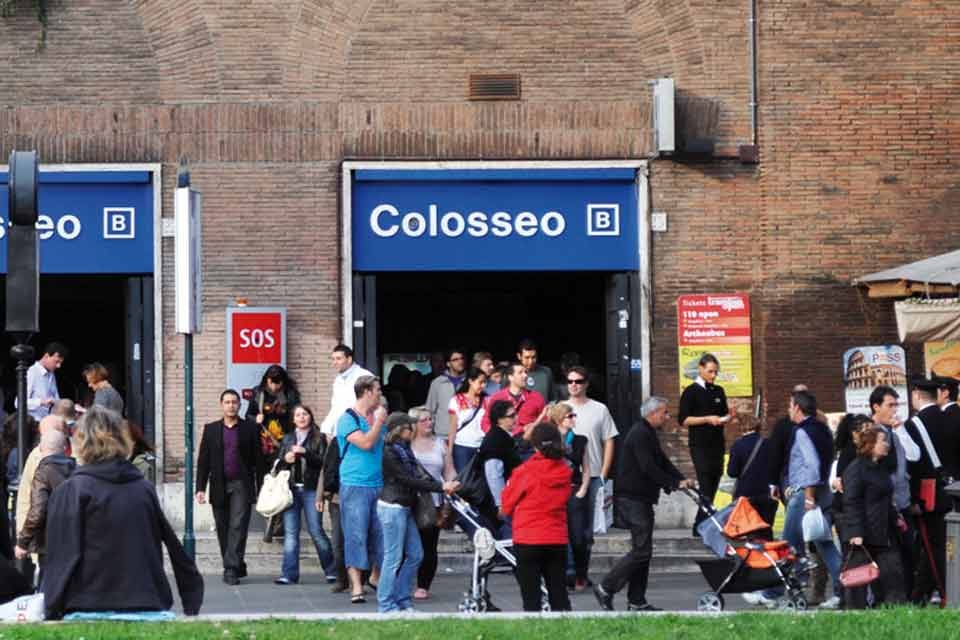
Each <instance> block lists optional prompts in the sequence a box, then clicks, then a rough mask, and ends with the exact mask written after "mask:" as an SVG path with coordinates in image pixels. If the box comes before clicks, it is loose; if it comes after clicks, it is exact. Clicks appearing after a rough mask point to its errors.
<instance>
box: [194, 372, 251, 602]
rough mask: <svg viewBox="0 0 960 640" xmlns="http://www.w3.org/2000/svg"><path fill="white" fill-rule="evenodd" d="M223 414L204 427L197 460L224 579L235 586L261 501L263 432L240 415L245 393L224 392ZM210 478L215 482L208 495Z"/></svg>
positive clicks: (201, 498)
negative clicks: (252, 508) (252, 519)
mask: <svg viewBox="0 0 960 640" xmlns="http://www.w3.org/2000/svg"><path fill="white" fill-rule="evenodd" d="M220 407H221V409H222V410H223V418H221V419H220V420H217V421H216V422H211V423H209V424H207V425H204V427H203V436H201V438H200V455H199V456H198V458H197V502H199V503H200V504H204V503H206V502H207V500H208V499H209V501H210V506H211V507H213V519H214V521H215V522H216V525H217V541H218V542H219V543H220V555H221V556H222V557H223V581H224V582H225V583H227V584H229V585H235V584H237V582H238V581H239V579H240V578H243V577H245V576H246V575H247V565H246V564H245V563H244V561H243V555H244V551H245V550H246V547H247V529H248V527H249V526H250V505H251V504H253V503H254V502H255V501H256V499H257V491H256V484H257V483H256V478H257V477H259V476H260V472H261V471H262V469H261V468H260V467H261V465H262V457H261V455H260V430H259V429H258V428H257V425H255V424H254V423H252V422H250V421H249V420H243V419H241V418H240V416H239V413H240V394H238V393H237V392H236V391H234V390H233V389H227V390H226V391H224V392H223V393H221V394H220ZM207 482H209V483H210V491H209V497H208V494H207Z"/></svg>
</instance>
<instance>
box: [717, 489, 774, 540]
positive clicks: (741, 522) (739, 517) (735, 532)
mask: <svg viewBox="0 0 960 640" xmlns="http://www.w3.org/2000/svg"><path fill="white" fill-rule="evenodd" d="M769 528H770V524H769V523H768V522H766V521H765V520H764V519H763V518H761V517H760V514H759V513H757V510H756V509H754V508H753V505H751V504H750V501H749V500H748V499H747V498H742V497H741V498H737V503H736V504H735V505H734V507H733V511H732V512H731V513H730V518H729V519H728V520H727V523H726V524H725V525H724V526H723V535H725V536H727V537H728V538H730V539H732V540H736V539H737V538H742V537H743V536H748V535H750V534H751V533H756V532H758V531H763V530H764V529H769Z"/></svg>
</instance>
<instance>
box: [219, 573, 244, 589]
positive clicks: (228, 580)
mask: <svg viewBox="0 0 960 640" xmlns="http://www.w3.org/2000/svg"><path fill="white" fill-rule="evenodd" d="M223 584H228V585H230V586H231V587H235V586H237V585H238V584H240V580H239V578H238V577H237V576H236V575H234V574H232V573H225V574H223Z"/></svg>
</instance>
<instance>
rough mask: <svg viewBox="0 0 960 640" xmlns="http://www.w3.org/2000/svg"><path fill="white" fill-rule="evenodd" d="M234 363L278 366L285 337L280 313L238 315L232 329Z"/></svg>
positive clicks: (235, 315)
mask: <svg viewBox="0 0 960 640" xmlns="http://www.w3.org/2000/svg"><path fill="white" fill-rule="evenodd" d="M232 334H233V337H232V344H233V362H235V363H241V364H277V363H279V362H280V360H281V347H282V346H283V336H282V328H281V317H280V314H279V313H237V314H234V315H233V327H232Z"/></svg>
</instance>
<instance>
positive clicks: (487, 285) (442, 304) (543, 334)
mask: <svg viewBox="0 0 960 640" xmlns="http://www.w3.org/2000/svg"><path fill="white" fill-rule="evenodd" d="M631 275H632V274H610V273H596V272H534V273H525V272H504V273H496V274H477V273H468V274H455V273H428V274H418V273H411V272H404V273H384V274H364V275H360V274H358V275H356V276H355V277H354V291H355V292H356V293H357V294H358V297H357V298H355V302H357V301H359V302H362V308H357V309H355V317H357V318H359V317H362V318H363V321H362V322H363V326H362V327H357V326H356V323H355V329H354V349H355V351H356V357H357V361H358V362H362V363H363V364H364V365H365V366H367V367H368V368H370V369H371V370H373V371H375V372H376V373H377V374H378V375H380V376H381V377H382V378H383V380H384V381H385V382H386V381H387V380H388V378H389V375H390V368H391V366H392V365H393V364H394V362H395V361H396V360H397V356H400V355H402V356H410V355H413V354H418V355H419V356H420V361H419V362H417V363H414V364H410V363H408V364H407V366H408V368H413V367H414V366H416V367H417V368H418V369H419V370H420V371H421V372H423V373H426V372H428V371H429V357H430V354H431V353H432V352H435V351H444V350H446V349H449V348H461V349H464V350H465V351H466V352H467V354H466V355H467V357H468V358H469V357H470V356H471V355H472V354H473V353H475V352H476V351H489V352H490V353H491V354H492V355H493V358H494V361H495V362H498V361H510V360H513V359H514V358H515V357H516V355H515V354H516V351H517V344H518V342H519V341H520V340H521V339H523V338H530V339H532V340H534V341H535V342H536V343H537V346H538V352H539V362H540V363H541V364H545V365H546V366H548V367H550V369H551V371H553V374H554V387H555V388H565V384H564V382H563V378H562V374H561V361H562V358H563V356H565V355H567V354H576V355H577V356H578V357H579V360H580V363H581V364H582V365H583V366H585V367H586V368H587V370H588V371H590V378H591V383H590V389H589V395H590V396H591V397H593V398H595V399H597V400H600V401H601V402H604V403H605V404H607V405H608V406H609V407H610V409H611V412H612V413H613V415H614V416H615V418H617V419H618V422H619V421H621V420H622V421H623V422H624V423H626V424H629V423H630V421H631V417H632V416H633V415H634V410H635V409H638V408H639V403H638V402H637V403H636V405H637V406H636V407H634V404H635V400H636V399H637V398H640V397H641V393H642V389H641V386H640V379H639V377H638V376H631V371H630V366H631V365H630V350H631V349H630V346H631V344H634V345H635V344H637V343H638V342H639V336H632V335H631V334H630V331H629V327H622V326H621V324H622V323H621V322H620V320H621V318H622V317H623V314H622V311H626V312H627V314H629V313H630V312H631V307H632V306H633V305H631V303H630V286H631V278H630V276H631ZM634 280H635V278H634ZM358 322H359V320H358ZM633 364H634V366H636V363H633ZM548 400H549V399H548Z"/></svg>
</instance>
